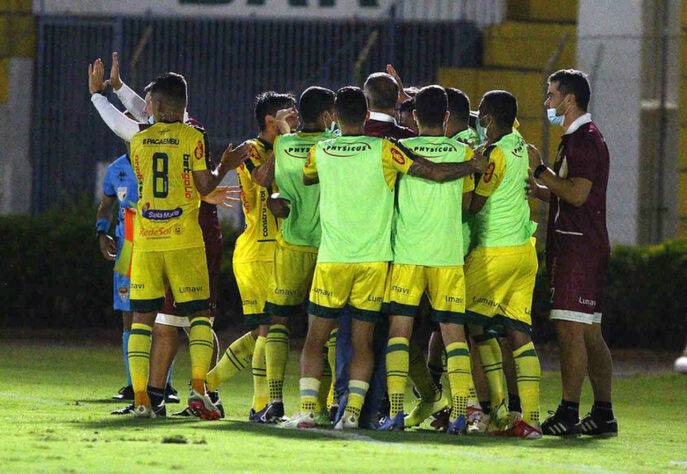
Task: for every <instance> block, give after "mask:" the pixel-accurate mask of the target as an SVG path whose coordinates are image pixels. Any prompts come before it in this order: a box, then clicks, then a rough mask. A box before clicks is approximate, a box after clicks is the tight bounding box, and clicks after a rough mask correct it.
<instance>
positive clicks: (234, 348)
mask: <svg viewBox="0 0 687 474" xmlns="http://www.w3.org/2000/svg"><path fill="white" fill-rule="evenodd" d="M254 350H255V338H254V337H253V335H252V334H251V333H249V332H247V333H246V334H244V335H243V336H241V337H240V338H238V339H237V340H235V341H234V342H232V343H231V345H230V346H229V347H228V348H227V350H226V351H225V352H224V355H223V356H222V358H221V359H220V360H219V362H218V363H217V365H216V366H215V368H214V369H212V370H211V371H210V372H208V377H207V385H208V391H210V392H214V391H215V390H217V389H218V388H219V386H220V385H221V384H222V383H223V382H226V381H227V380H229V379H230V378H232V377H233V376H234V375H236V374H238V373H239V372H241V371H242V370H243V369H245V368H246V367H247V366H248V364H249V363H250V360H251V358H252V357H253V351H254Z"/></svg>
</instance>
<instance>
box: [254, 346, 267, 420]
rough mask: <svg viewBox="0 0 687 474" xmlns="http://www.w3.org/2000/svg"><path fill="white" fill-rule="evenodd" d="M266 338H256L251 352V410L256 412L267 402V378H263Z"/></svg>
mask: <svg viewBox="0 0 687 474" xmlns="http://www.w3.org/2000/svg"><path fill="white" fill-rule="evenodd" d="M266 344H267V338H266V337H263V336H258V340H257V341H255V350H254V351H253V410H255V411H256V412H258V411H260V410H262V409H263V408H265V405H267V402H268V401H269V390H268V389H267V377H266V376H265V370H266V369H265V345H266Z"/></svg>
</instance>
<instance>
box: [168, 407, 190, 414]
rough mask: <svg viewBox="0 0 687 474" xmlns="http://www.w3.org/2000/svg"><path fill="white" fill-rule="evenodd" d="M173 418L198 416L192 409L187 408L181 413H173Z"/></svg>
mask: <svg viewBox="0 0 687 474" xmlns="http://www.w3.org/2000/svg"><path fill="white" fill-rule="evenodd" d="M172 416H196V414H195V413H193V412H192V411H191V408H190V407H186V408H184V409H183V410H181V411H178V412H175V413H172Z"/></svg>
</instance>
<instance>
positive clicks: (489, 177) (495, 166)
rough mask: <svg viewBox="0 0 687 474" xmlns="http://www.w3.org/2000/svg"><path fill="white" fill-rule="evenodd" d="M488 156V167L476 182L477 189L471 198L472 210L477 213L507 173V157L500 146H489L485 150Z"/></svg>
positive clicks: (485, 154) (485, 155)
mask: <svg viewBox="0 0 687 474" xmlns="http://www.w3.org/2000/svg"><path fill="white" fill-rule="evenodd" d="M484 157H485V158H487V160H488V161H487V163H488V164H487V168H486V170H485V172H484V173H483V174H482V176H481V177H480V179H479V182H478V183H476V184H475V191H474V193H473V195H472V198H471V200H470V212H471V213H473V214H477V213H478V212H479V211H481V210H482V208H483V207H484V205H485V204H486V202H487V199H489V196H491V195H492V194H493V193H494V191H496V189H497V188H498V187H499V185H500V184H501V181H503V177H504V176H505V174H506V157H505V156H503V152H502V151H501V149H500V148H498V147H489V148H487V149H485V151H484Z"/></svg>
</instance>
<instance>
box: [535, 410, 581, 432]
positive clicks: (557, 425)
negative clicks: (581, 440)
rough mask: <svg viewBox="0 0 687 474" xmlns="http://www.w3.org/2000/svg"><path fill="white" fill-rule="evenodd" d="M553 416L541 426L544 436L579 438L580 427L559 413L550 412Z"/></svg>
mask: <svg viewBox="0 0 687 474" xmlns="http://www.w3.org/2000/svg"><path fill="white" fill-rule="evenodd" d="M549 414H550V415H551V416H550V417H548V418H547V419H546V420H544V423H542V424H541V431H542V434H544V435H547V436H577V435H579V434H580V429H579V425H578V424H577V423H573V422H572V421H568V420H567V419H566V418H565V417H563V416H562V415H561V414H560V413H558V411H556V412H555V413H554V412H553V411H549Z"/></svg>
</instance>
